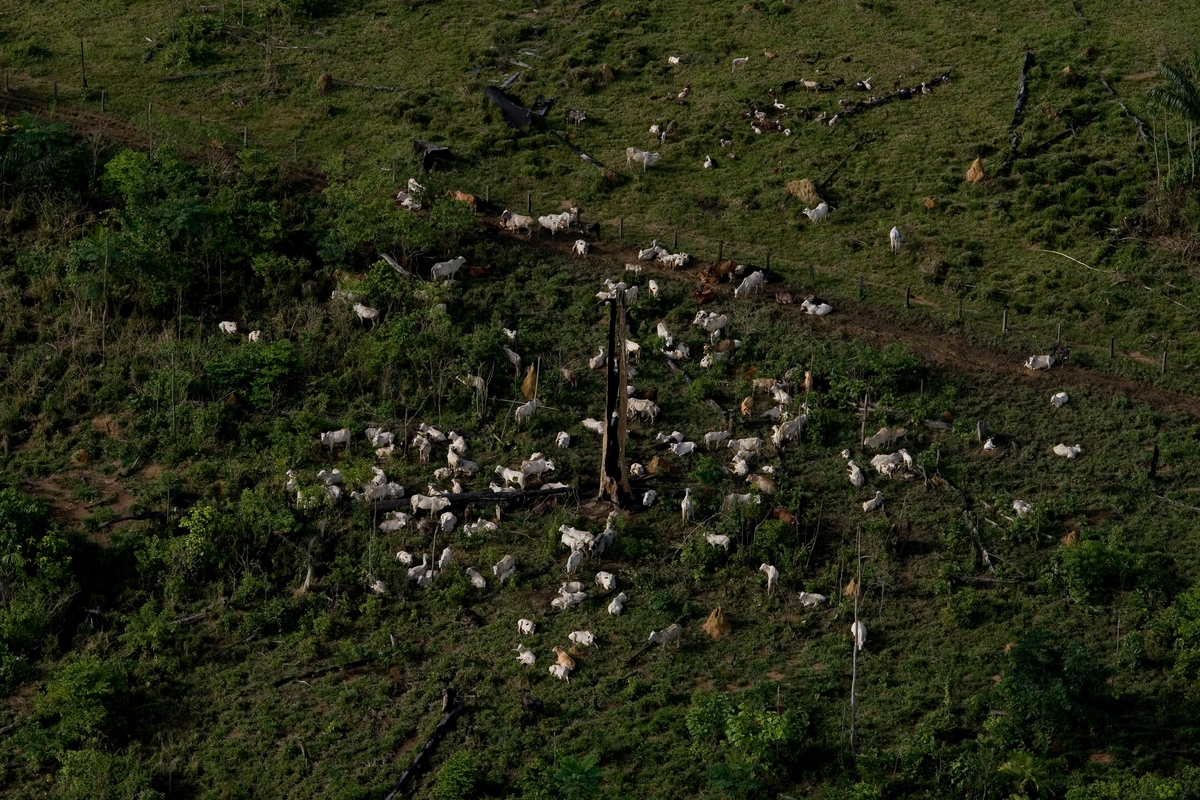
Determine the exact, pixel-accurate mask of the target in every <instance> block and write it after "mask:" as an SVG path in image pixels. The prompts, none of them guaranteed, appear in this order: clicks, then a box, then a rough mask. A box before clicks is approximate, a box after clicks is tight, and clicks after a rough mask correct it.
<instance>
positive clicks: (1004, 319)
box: [1000, 308, 1008, 333]
mask: <svg viewBox="0 0 1200 800" xmlns="http://www.w3.org/2000/svg"><path fill="white" fill-rule="evenodd" d="M1000 332H1001V333H1008V309H1007V308H1006V309H1004V312H1003V313H1002V314H1001V315H1000Z"/></svg>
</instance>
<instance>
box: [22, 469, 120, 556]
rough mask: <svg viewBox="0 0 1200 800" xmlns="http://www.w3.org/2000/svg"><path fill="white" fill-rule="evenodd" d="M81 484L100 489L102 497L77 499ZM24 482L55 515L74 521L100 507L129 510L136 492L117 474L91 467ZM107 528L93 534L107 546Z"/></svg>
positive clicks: (70, 521)
mask: <svg viewBox="0 0 1200 800" xmlns="http://www.w3.org/2000/svg"><path fill="white" fill-rule="evenodd" d="M80 484H84V485H86V486H90V487H93V488H94V489H95V490H96V491H97V492H98V494H99V499H98V500H95V501H91V502H85V501H83V500H78V499H76V497H75V496H76V494H77V492H78V490H79V488H80ZM21 485H22V487H23V488H24V489H25V490H26V491H27V492H29V494H31V495H33V496H34V497H40V498H42V499H43V500H45V501H46V503H47V505H48V507H49V511H50V517H51V518H52V519H56V520H58V521H59V522H65V523H68V524H71V525H79V524H81V523H82V522H83V521H84V520H85V519H87V518H88V517H89V516H91V515H92V514H93V513H95V511H96V509H98V508H105V509H108V510H109V511H111V512H112V513H113V514H114V515H116V516H120V515H122V514H124V513H126V512H128V511H129V509H130V508H132V507H133V504H134V497H133V495H131V494H129V493H128V492H127V491H125V486H124V484H122V483H121V481H120V479H119V478H118V477H116V476H111V475H105V474H103V473H101V472H97V471H95V470H92V469H70V470H66V471H65V472H59V473H57V474H54V475H46V476H44V477H41V478H34V479H33V480H27V481H22V484H21ZM117 524H118V525H119V524H122V523H117ZM114 527H115V526H114ZM106 531H107V529H105V530H102V531H97V532H95V533H92V534H91V535H90V538H91V539H92V541H94V542H96V543H97V544H100V545H102V546H107V545H108V535H107V532H106Z"/></svg>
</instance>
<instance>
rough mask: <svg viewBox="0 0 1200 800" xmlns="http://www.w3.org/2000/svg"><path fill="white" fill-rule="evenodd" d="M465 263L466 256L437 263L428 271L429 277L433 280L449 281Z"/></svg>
mask: <svg viewBox="0 0 1200 800" xmlns="http://www.w3.org/2000/svg"><path fill="white" fill-rule="evenodd" d="M466 263H467V259H466V256H459V257H458V258H452V259H450V260H449V261H439V262H438V263H436V264H434V265H433V268H432V269H431V270H430V271H429V277H430V278H434V279H436V278H445V279H446V280H447V281H449V280H451V279H452V278H453V277H454V275H455V273H457V272H458V271H459V269H461V268H462V265H463V264H466Z"/></svg>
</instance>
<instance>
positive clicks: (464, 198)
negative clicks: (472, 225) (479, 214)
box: [446, 189, 479, 211]
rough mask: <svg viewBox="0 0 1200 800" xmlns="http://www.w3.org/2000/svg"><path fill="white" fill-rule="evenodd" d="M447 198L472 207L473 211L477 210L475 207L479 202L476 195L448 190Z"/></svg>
mask: <svg viewBox="0 0 1200 800" xmlns="http://www.w3.org/2000/svg"><path fill="white" fill-rule="evenodd" d="M446 197H449V198H450V199H451V200H457V201H458V202H460V203H466V204H467V205H469V206H470V207H471V210H472V211H474V210H475V206H476V204H477V203H478V202H479V201H478V200H477V199H476V198H475V195H473V194H467V193H466V192H459V191H456V190H454V189H447V190H446Z"/></svg>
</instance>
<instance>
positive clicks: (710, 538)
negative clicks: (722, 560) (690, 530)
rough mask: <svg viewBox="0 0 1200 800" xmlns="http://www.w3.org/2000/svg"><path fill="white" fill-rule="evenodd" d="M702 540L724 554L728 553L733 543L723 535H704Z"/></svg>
mask: <svg viewBox="0 0 1200 800" xmlns="http://www.w3.org/2000/svg"><path fill="white" fill-rule="evenodd" d="M704 540H705V541H706V542H708V543H709V544H711V545H712V546H713V547H720V548H722V549H723V550H724V551H725V552H726V553H728V552H729V545H730V544H732V543H733V540H732V539H730V538H729V537H728V536H726V535H725V534H723V533H706V534H704Z"/></svg>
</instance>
